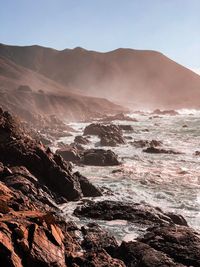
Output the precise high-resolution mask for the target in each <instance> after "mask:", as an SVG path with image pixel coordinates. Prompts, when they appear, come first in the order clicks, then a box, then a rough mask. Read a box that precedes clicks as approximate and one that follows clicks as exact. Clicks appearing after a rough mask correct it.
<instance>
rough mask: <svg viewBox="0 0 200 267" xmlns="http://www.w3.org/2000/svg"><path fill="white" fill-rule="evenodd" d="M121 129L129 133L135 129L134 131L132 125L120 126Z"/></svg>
mask: <svg viewBox="0 0 200 267" xmlns="http://www.w3.org/2000/svg"><path fill="white" fill-rule="evenodd" d="M119 128H120V129H121V130H123V131H128V132H132V131H133V130H134V129H133V126H131V125H122V124H121V125H119Z"/></svg>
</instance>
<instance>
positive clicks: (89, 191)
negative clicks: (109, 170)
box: [74, 172, 102, 197]
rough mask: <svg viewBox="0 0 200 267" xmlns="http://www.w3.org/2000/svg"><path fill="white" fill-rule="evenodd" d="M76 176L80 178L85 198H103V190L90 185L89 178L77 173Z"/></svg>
mask: <svg viewBox="0 0 200 267" xmlns="http://www.w3.org/2000/svg"><path fill="white" fill-rule="evenodd" d="M74 175H76V177H77V178H78V181H79V183H80V186H81V190H82V193H83V196H84V197H99V196H102V193H101V190H100V189H99V188H98V187H96V186H94V185H93V184H92V183H90V182H89V181H88V179H87V178H85V177H84V176H82V175H81V174H80V173H79V172H75V173H74Z"/></svg>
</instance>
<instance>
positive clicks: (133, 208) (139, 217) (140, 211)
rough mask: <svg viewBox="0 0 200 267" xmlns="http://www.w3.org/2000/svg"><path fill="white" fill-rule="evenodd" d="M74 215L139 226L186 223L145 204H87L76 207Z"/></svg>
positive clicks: (177, 216) (102, 202)
mask: <svg viewBox="0 0 200 267" xmlns="http://www.w3.org/2000/svg"><path fill="white" fill-rule="evenodd" d="M74 213H75V215H77V216H83V217H87V218H93V219H102V220H117V219H119V220H127V221H131V222H135V223H139V224H147V225H150V224H151V225H152V224H160V225H162V224H172V223H177V224H182V225H187V222H186V221H185V220H184V219H183V218H182V216H181V215H174V216H172V214H170V216H169V215H167V214H165V213H164V212H162V210H161V209H159V208H154V207H152V206H150V205H147V204H138V203H124V202H117V201H116V202H115V201H108V200H105V201H101V202H89V203H87V204H85V205H84V206H81V207H77V208H76V210H75V212H74Z"/></svg>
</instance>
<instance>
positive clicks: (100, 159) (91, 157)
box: [81, 149, 120, 166]
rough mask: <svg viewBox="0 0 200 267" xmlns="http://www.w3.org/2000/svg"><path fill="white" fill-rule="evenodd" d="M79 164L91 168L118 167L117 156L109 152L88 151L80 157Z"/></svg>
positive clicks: (100, 150) (101, 150)
mask: <svg viewBox="0 0 200 267" xmlns="http://www.w3.org/2000/svg"><path fill="white" fill-rule="evenodd" d="M81 163H82V164H84V165H91V166H115V165H120V162H119V161H118V157H117V155H116V154H115V153H114V152H113V151H111V150H104V149H88V150H86V151H84V153H83V155H82V157H81Z"/></svg>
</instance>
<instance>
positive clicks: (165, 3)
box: [0, 0, 200, 69]
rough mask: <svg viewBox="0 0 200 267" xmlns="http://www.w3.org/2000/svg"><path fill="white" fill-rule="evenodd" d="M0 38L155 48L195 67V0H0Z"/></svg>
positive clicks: (198, 5)
mask: <svg viewBox="0 0 200 267" xmlns="http://www.w3.org/2000/svg"><path fill="white" fill-rule="evenodd" d="M0 42H1V43H6V44H13V45H32V44H39V45H43V46H48V47H53V48H56V49H65V48H73V47H76V46H81V47H84V48H87V49H91V50H99V51H109V50H113V49H116V48H119V47H129V48H135V49H152V50H158V51H160V52H162V53H164V54H165V55H167V56H169V57H170V58H172V59H174V60H176V61H177V62H179V63H181V64H183V65H185V66H187V67H190V68H194V69H198V68H200V0H0Z"/></svg>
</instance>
